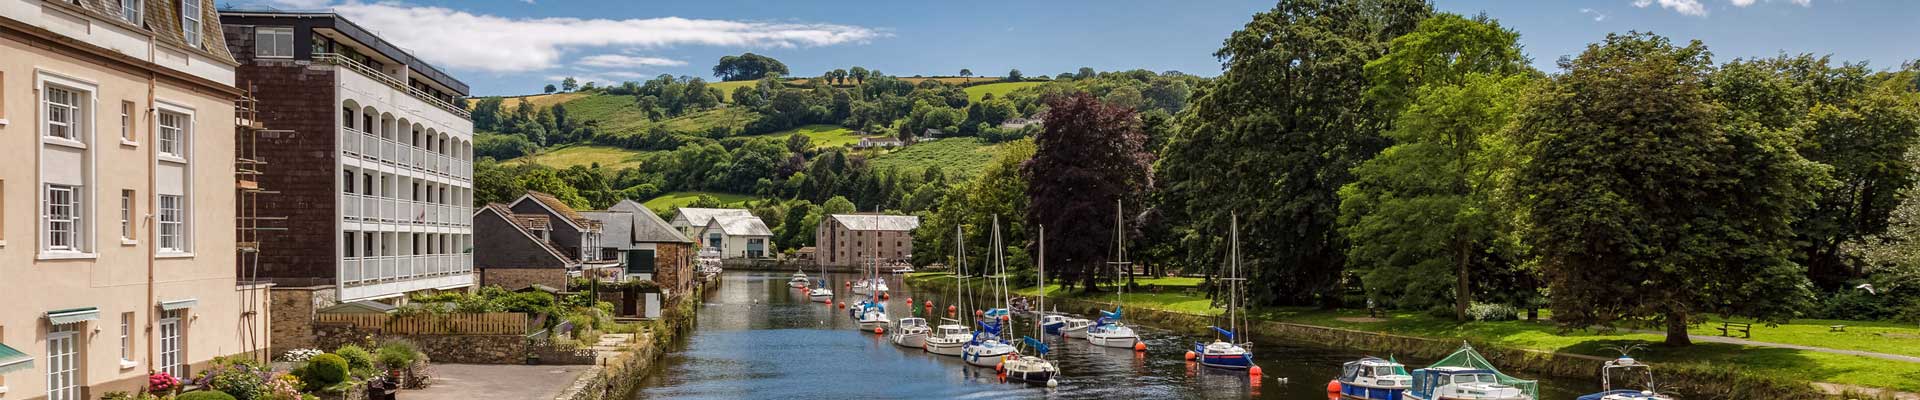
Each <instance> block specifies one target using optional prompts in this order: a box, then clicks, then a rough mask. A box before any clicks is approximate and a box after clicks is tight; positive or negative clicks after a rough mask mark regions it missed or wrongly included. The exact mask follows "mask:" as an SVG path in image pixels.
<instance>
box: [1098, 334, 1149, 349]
mask: <svg viewBox="0 0 1920 400" xmlns="http://www.w3.org/2000/svg"><path fill="white" fill-rule="evenodd" d="M1086 336H1087V343H1092V344H1093V345H1094V346H1100V347H1115V348H1124V349H1131V348H1133V344H1134V343H1139V342H1140V337H1138V336H1134V335H1106V334H1099V333H1086Z"/></svg>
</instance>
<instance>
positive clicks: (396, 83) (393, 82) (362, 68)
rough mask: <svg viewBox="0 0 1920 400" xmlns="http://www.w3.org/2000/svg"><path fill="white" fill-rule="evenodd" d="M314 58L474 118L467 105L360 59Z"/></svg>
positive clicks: (317, 55)
mask: <svg viewBox="0 0 1920 400" xmlns="http://www.w3.org/2000/svg"><path fill="white" fill-rule="evenodd" d="M313 60H314V61H319V62H324V63H330V64H334V65H339V66H342V67H346V68H347V69H351V70H353V71H354V72H359V73H360V74H361V75H366V76H367V77H368V78H373V80H376V81H380V83H384V84H386V85H387V86H390V87H393V89H394V90H399V91H402V92H406V93H407V95H409V96H413V98H415V99H419V100H420V101H423V102H426V103H427V104H430V105H433V106H434V107H439V108H440V109H443V110H447V112H450V113H453V115H458V116H460V118H468V119H471V118H473V114H472V113H469V112H467V108H466V107H461V106H456V105H453V103H448V102H446V101H445V100H440V98H438V97H433V95H432V94H430V93H427V92H426V91H423V90H420V89H415V88H413V87H412V86H408V85H407V83H406V82H401V81H400V79H399V78H394V77H393V76H392V75H387V73H385V72H380V70H377V69H373V67H368V66H367V65H366V64H361V63H360V62H359V61H354V60H353V59H351V58H347V57H345V56H341V55H339V54H335V53H315V54H314V55H313Z"/></svg>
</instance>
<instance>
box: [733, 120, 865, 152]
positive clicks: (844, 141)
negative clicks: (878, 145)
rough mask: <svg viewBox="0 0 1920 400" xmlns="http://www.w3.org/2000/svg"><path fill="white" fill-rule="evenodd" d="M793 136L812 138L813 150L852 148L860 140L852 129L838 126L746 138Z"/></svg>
mask: <svg viewBox="0 0 1920 400" xmlns="http://www.w3.org/2000/svg"><path fill="white" fill-rule="evenodd" d="M793 135H807V137H808V138H812V139H813V147H814V148H833V147H841V146H852V145H854V144H856V143H860V138H861V136H860V135H855V134H854V133H853V130H852V129H847V128H845V127H842V126H839V125H826V124H814V125H806V126H801V127H799V128H793V129H788V130H784V131H779V132H773V133H765V134H759V135H753V136H748V137H756V138H760V137H769V138H778V139H780V140H786V138H787V137H788V136H793Z"/></svg>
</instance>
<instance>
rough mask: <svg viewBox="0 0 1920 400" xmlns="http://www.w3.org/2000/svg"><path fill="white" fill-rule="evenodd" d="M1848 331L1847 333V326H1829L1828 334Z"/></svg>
mask: <svg viewBox="0 0 1920 400" xmlns="http://www.w3.org/2000/svg"><path fill="white" fill-rule="evenodd" d="M1846 331H1847V326H1846V325H1829V326H1827V332H1846Z"/></svg>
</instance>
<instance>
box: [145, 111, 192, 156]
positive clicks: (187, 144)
mask: <svg viewBox="0 0 1920 400" xmlns="http://www.w3.org/2000/svg"><path fill="white" fill-rule="evenodd" d="M168 117H172V119H173V120H174V121H175V122H176V123H177V124H176V126H172V127H169V126H167V120H168V119H169V118H168ZM155 118H156V119H158V120H159V123H158V124H157V125H158V126H159V127H160V128H159V132H157V133H155V141H154V142H155V143H157V144H158V146H160V149H159V150H160V159H161V160H166V161H173V162H179V163H185V162H187V157H188V156H190V155H192V151H190V149H191V148H192V146H193V123H194V118H193V113H191V112H180V111H174V110H170V109H162V110H160V112H159V115H157V116H156V117H155ZM169 131H171V133H172V135H171V136H172V137H169V135H168V133H169Z"/></svg>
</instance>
